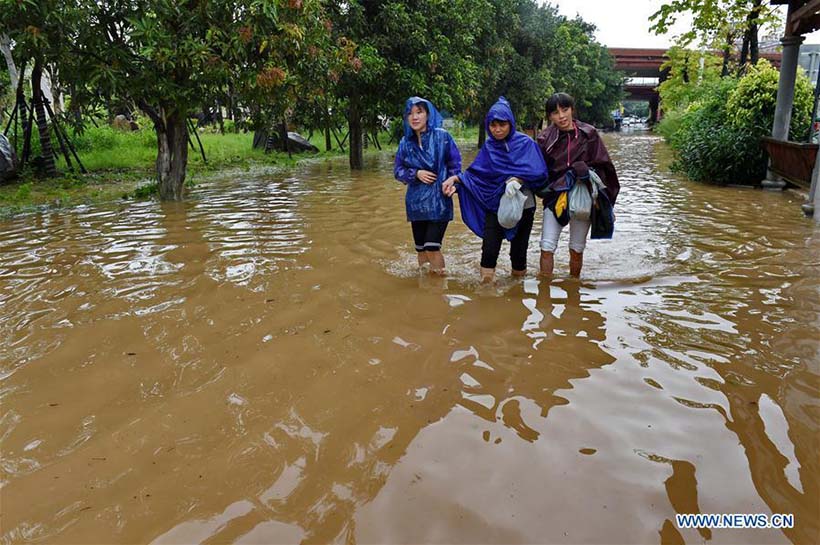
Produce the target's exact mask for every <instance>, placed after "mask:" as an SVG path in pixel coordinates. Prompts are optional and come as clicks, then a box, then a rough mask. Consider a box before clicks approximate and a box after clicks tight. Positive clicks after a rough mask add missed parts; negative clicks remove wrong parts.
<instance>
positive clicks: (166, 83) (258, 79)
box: [72, 0, 321, 200]
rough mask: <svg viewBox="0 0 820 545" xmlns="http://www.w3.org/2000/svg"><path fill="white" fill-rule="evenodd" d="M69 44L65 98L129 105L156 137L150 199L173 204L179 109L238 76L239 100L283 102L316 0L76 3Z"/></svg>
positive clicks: (181, 162)
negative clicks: (71, 90) (72, 75)
mask: <svg viewBox="0 0 820 545" xmlns="http://www.w3.org/2000/svg"><path fill="white" fill-rule="evenodd" d="M79 6H80V8H79V9H80V11H81V13H82V15H83V17H84V20H85V21H86V22H85V24H83V25H79V26H78V27H77V40H76V41H75V42H74V44H73V45H72V50H73V52H74V53H75V55H76V56H77V58H78V59H79V62H80V66H79V73H80V74H82V78H83V81H82V82H79V83H81V85H78V88H77V90H76V91H75V96H74V97H73V98H74V99H75V100H80V101H86V102H93V101H95V100H97V99H98V98H99V97H100V96H101V95H109V96H114V97H121V98H124V99H126V100H127V101H129V102H133V103H134V104H136V105H137V106H138V107H139V108H140V109H141V110H142V111H143V112H145V114H146V115H148V117H149V118H150V119H151V121H152V122H153V125H154V130H155V132H156V134H157V161H156V168H157V180H158V184H159V193H160V197H161V198H162V199H165V200H180V199H182V197H183V193H184V181H185V176H186V170H187V162H188V138H189V136H188V128H187V120H188V117H189V115H190V114H191V113H192V112H193V111H195V110H197V109H198V108H200V107H201V106H202V105H203V104H204V103H210V102H212V100H213V97H214V95H215V94H216V91H217V90H226V89H227V88H228V86H229V85H232V84H235V83H237V82H238V87H239V92H240V93H243V94H244V95H245V96H247V97H248V98H249V99H256V98H258V97H259V94H261V93H266V94H267V95H268V96H269V97H270V101H269V102H270V103H273V104H275V105H276V106H277V107H279V108H280V109H283V108H286V107H287V105H288V99H289V94H288V89H289V81H290V80H289V78H291V73H292V71H293V70H295V65H296V64H297V63H298V62H301V60H302V59H303V58H304V57H305V56H306V55H307V47H306V45H307V44H306V43H305V42H306V40H305V36H306V34H307V31H306V28H310V31H311V32H312V31H313V29H314V27H315V25H314V24H313V22H314V20H316V19H319V18H320V17H321V16H320V13H321V4H320V3H319V1H318V0H306V1H304V2H303V1H302V0H235V1H231V0H213V1H204V0H185V1H181V2H180V1H175V0H136V1H133V2H127V3H125V2H118V1H115V0H111V1H92V0H81V1H80V2H79Z"/></svg>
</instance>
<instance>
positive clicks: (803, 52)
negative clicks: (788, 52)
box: [797, 44, 820, 86]
mask: <svg viewBox="0 0 820 545" xmlns="http://www.w3.org/2000/svg"><path fill="white" fill-rule="evenodd" d="M797 64H798V65H799V66H800V67H801V68H803V70H805V72H806V75H807V76H808V77H809V79H810V80H811V84H812V86H815V85H817V76H818V74H820V44H801V45H800V57H799V58H798V60H797Z"/></svg>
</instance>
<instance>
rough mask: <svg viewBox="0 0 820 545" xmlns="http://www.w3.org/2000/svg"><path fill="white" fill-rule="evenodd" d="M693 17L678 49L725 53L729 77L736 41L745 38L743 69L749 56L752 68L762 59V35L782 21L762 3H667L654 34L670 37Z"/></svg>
mask: <svg viewBox="0 0 820 545" xmlns="http://www.w3.org/2000/svg"><path fill="white" fill-rule="evenodd" d="M685 13H688V14H691V16H692V18H693V19H692V25H691V28H690V30H688V31H687V32H685V33H683V34H682V35H680V36H679V37H678V39H677V45H679V46H681V47H687V46H689V45H691V44H692V43H693V42H697V43H698V45H700V46H702V47H707V48H712V49H718V50H721V51H723V52H724V69H723V71H722V73H723V75H724V76H725V75H726V74H728V69H727V67H728V59H729V56H730V52H731V49H732V47H733V44H734V41H735V39H736V38H737V37H738V36H743V46H742V49H741V55H740V62H739V64H740V66H741V67H743V66H745V65H746V60H747V59H746V56H747V54H749V60H750V63H751V64H752V65H754V64H756V63H757V61H758V57H759V51H758V46H757V44H758V33H759V31H760V28H761V27H764V26H767V25H768V26H771V25H775V24H779V22H780V17H779V15H778V13H777V11H776V10H775V8H774V7H772V6H770V5H769V4H768V3H765V4H764V3H763V2H762V0H673V1H671V2H667V3H664V4H663V5H661V7H660V9H658V11H656V12H655V13H653V14H652V15H651V16H650V17H649V20H650V21H651V22H653V24H652V26H651V27H650V30H652V31H653V32H655V34H666V33H667V32H668V31H669V30H670V28H671V26H672V25H674V24H675V22H676V21H677V18H678V17H679V16H680V15H682V14H685Z"/></svg>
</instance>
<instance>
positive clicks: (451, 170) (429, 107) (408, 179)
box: [393, 97, 461, 274]
mask: <svg viewBox="0 0 820 545" xmlns="http://www.w3.org/2000/svg"><path fill="white" fill-rule="evenodd" d="M441 122H442V120H441V115H440V114H439V113H438V110H436V108H435V106H433V104H432V103H431V102H430V101H429V100H425V99H423V98H419V97H410V98H409V99H407V103H406V104H405V105H404V137H403V138H402V139H401V142H399V149H398V151H397V152H396V162H395V165H394V168H393V173H394V175H395V177H396V179H397V180H398V181H400V182H401V183H403V184H405V185H407V196H406V197H405V205H406V209H407V221H409V222H410V224H411V226H412V228H413V240H414V241H415V244H416V252H417V254H418V260H419V266H423V265H424V264H425V263H429V264H430V269H431V270H432V271H433V272H435V273H438V274H444V256H443V255H442V253H441V243H442V240H443V239H444V232H445V231H446V230H447V224H448V223H449V222H450V221H452V219H453V199H452V197H450V196H448V195H445V194H444V192H443V191H442V190H441V184H442V182H444V180H445V179H447V178H448V177H449V176H453V175H455V174H458V173H460V172H461V153H459V151H458V147H457V146H456V143H455V141H454V140H453V137H452V136H450V133H448V132H447V131H446V130H444V129H442V128H441Z"/></svg>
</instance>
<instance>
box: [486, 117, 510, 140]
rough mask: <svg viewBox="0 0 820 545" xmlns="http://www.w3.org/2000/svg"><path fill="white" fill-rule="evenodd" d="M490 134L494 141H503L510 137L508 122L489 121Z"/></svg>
mask: <svg viewBox="0 0 820 545" xmlns="http://www.w3.org/2000/svg"><path fill="white" fill-rule="evenodd" d="M490 134H492V135H493V138H495V139H496V140H504V139H505V138H507V136H509V135H510V122H509V121H501V120H500V119H493V120H492V121H490Z"/></svg>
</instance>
